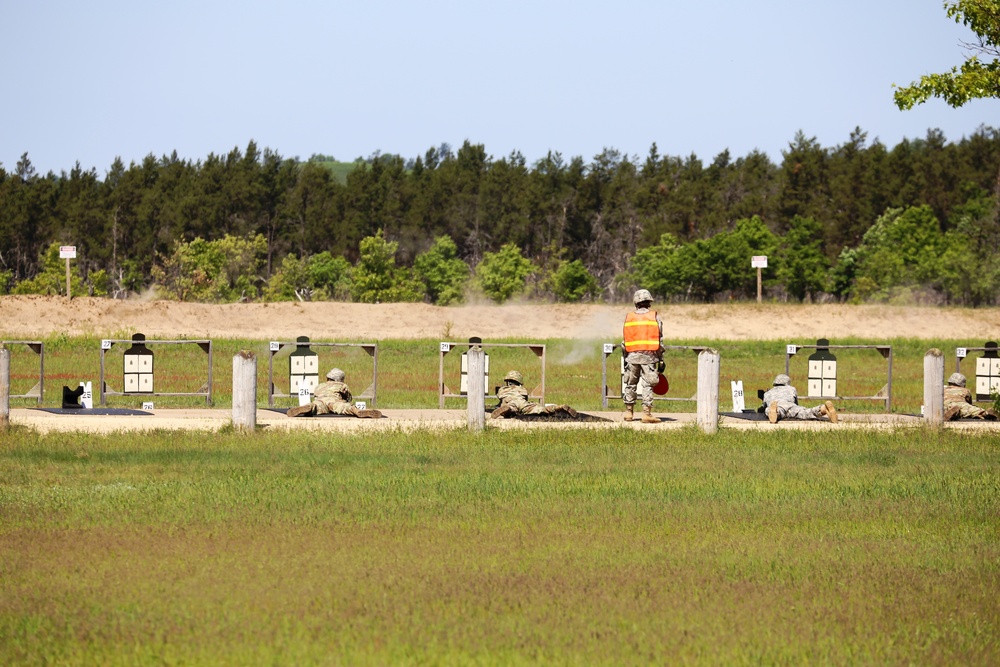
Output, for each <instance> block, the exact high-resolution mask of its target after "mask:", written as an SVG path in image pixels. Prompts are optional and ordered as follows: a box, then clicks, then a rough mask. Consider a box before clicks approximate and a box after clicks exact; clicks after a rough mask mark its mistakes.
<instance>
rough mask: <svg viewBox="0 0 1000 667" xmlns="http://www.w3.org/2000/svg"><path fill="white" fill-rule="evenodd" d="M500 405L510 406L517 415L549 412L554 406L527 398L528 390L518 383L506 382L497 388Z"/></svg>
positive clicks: (553, 409) (551, 411)
mask: <svg viewBox="0 0 1000 667" xmlns="http://www.w3.org/2000/svg"><path fill="white" fill-rule="evenodd" d="M497 398H499V399H500V407H504V406H510V407H511V408H513V409H514V410H515V414H519V415H540V414H551V413H553V412H554V411H555V408H550V407H546V406H544V405H541V404H540V403H535V402H533V401H529V400H528V390H527V389H525V388H524V387H522V386H521V385H519V384H508V385H505V386H503V387H500V389H499V390H497Z"/></svg>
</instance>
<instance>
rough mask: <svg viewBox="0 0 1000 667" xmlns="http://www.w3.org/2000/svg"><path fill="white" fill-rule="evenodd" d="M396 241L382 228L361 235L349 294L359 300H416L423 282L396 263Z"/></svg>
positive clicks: (373, 301) (421, 297) (421, 295)
mask: <svg viewBox="0 0 1000 667" xmlns="http://www.w3.org/2000/svg"><path fill="white" fill-rule="evenodd" d="M398 247H399V243H397V242H396V241H387V240H386V238H385V235H384V234H383V232H382V230H381V229H380V230H378V232H376V233H375V235H374V236H368V237H365V238H363V239H361V247H360V249H361V257H360V258H359V259H358V263H357V265H356V266H355V267H354V279H353V282H352V284H351V294H352V296H353V297H354V300H355V301H359V302H361V303H380V302H393V301H420V300H421V299H423V297H424V293H423V286H422V285H421V284H420V283H419V282H418V281H417V280H416V279H415V278H413V276H412V273H411V272H410V271H409V270H407V269H404V268H401V267H397V266H396V250H397V248H398Z"/></svg>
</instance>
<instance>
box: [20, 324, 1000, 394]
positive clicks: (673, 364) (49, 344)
mask: <svg viewBox="0 0 1000 667" xmlns="http://www.w3.org/2000/svg"><path fill="white" fill-rule="evenodd" d="M121 337H122V338H128V337H129V336H128V335H125V334H124V333H123V335H122V336H121ZM43 342H44V343H45V387H46V391H45V404H46V405H51V406H56V405H58V404H59V401H60V400H61V396H62V394H61V387H62V386H63V385H69V386H76V385H77V384H78V383H79V382H80V381H81V380H90V381H91V382H93V386H94V394H95V398H96V397H97V395H98V389H99V387H98V378H99V374H100V373H99V371H100V340H98V339H95V338H69V337H65V336H58V337H53V338H50V339H48V340H44V341H43ZM338 342H350V341H338ZM355 342H372V341H355ZM452 342H454V341H452ZM487 342H488V343H490V342H493V343H501V342H502V343H541V344H545V346H546V378H545V380H546V393H545V398H546V400H547V401H548V402H552V403H569V404H571V405H573V406H574V407H577V408H578V409H583V410H597V409H600V408H601V366H602V358H603V354H602V343H603V342H611V341H600V340H593V341H579V340H541V341H524V340H518V339H508V340H502V341H487ZM664 342H665V343H666V344H669V345H710V346H712V347H714V348H715V349H717V350H719V352H720V354H721V380H722V385H721V389H720V393H721V395H722V396H723V397H725V398H724V399H723V401H722V402H723V406H722V409H723V410H727V409H729V407H728V396H729V381H730V380H743V383H744V387H745V390H746V394H747V397H748V399H747V406H748V407H755V406H756V405H757V403H756V390H757V389H762V388H766V387H769V386H770V384H771V381H772V380H773V378H774V376H775V375H776V374H777V373H781V372H784V370H785V343H786V342H787V341H754V342H733V341H664ZM795 342H798V343H800V344H808V343H811V342H814V341H795ZM834 342H835V343H836V344H841V345H849V344H862V343H870V342H871V341H859V340H851V339H845V340H838V341H834ZM439 343H440V341H437V340H416V341H409V340H407V341H403V340H385V341H380V342H379V343H378V378H377V380H378V383H377V388H378V405H379V406H380V407H390V408H433V407H437V405H438V393H437V386H438V372H439V370H438V369H439V366H438V365H439ZM880 344H890V345H892V347H893V406H892V407H893V412H901V413H911V414H912V413H917V414H919V411H920V404H921V402H922V398H923V357H924V354H925V353H926V352H927V350H928V349H930V348H931V347H937V348H939V349H941V350H942V351H943V352H944V354H945V368H946V370H947V372H948V373H950V372H951V371H952V370H953V368H954V362H955V359H954V354H955V348H956V347H960V346H967V345H970V343H969V341H966V340H940V341H927V340H917V339H890V340H885V341H880ZM980 344H981V343H980ZM126 347H127V345H121V344H119V345H115V346H114V347H113V348H112V350H111V351H109V352H108V353H107V355H106V359H105V365H106V371H105V372H106V381H107V382H108V384H109V386H110V387H111V388H112V389H114V390H117V391H121V390H122V388H123V381H122V354H123V352H124V349H125V348H126ZM150 347H151V349H152V350H153V351H154V353H155V379H154V383H155V389H156V390H157V391H160V392H197V391H198V390H199V389H200V388H201V386H202V385H203V384H204V383H205V382H206V380H207V379H208V355H206V354H205V353H204V352H202V351H201V350H200V349H199V348H198V347H197V346H196V345H181V346H150ZM242 349H249V350H253V351H254V352H255V353H256V355H257V370H258V383H257V386H258V403H259V404H261V405H264V404H266V402H267V377H268V361H269V359H270V358H271V357H270V352H269V350H268V342H267V341H248V340H243V341H241V340H226V339H222V340H215V341H213V364H212V373H213V396H212V398H213V403H214V405H216V406H218V407H228V406H229V405H230V404H231V394H232V360H233V356H234V355H235V354H236V353H237V352H238V351H239V350H242ZM315 351H317V352H318V353H319V355H320V370H321V375H322V374H323V373H325V372H326V370H327V369H329V368H330V367H332V366H340V367H342V368H343V369H344V370H345V371H347V374H348V376H347V380H348V383H349V384H350V386H351V388H352V390H353V391H354V392H355V393H356V394H360V393H361V392H362V391H363V390H364V389H365V388H366V387H367V386H368V384H369V383H370V382H371V378H372V368H373V363H372V358H371V357H369V356H368V355H367V354H366V353H365V352H364V351H362V350H361V349H360V348H330V347H327V348H323V347H317V348H315ZM487 352H488V353H489V354H490V384H491V385H495V384H499V383H500V380H501V379H502V377H503V374H504V373H506V371H507V370H510V369H511V368H516V369H518V370H520V371H521V372H522V373H524V375H525V377H526V384H527V385H529V386H530V387H535V386H536V385H538V384H539V383H540V382H541V363H540V361H539V359H538V357H536V356H535V354H533V353H532V352H531V351H529V350H527V349H524V348H487ZM835 352H837V355H838V366H839V368H838V374H839V387H838V393H839V394H840V395H842V396H874V395H875V394H876V393H877V392H879V390H880V389H881V388H882V386H883V385H884V384H885V383H886V380H887V374H888V373H887V371H888V363H887V361H886V360H885V359H883V357H882V356H881V355H880V354H879V353H878V352H877V351H875V350H836V351H835ZM811 353H812V350H803V351H801V352H800V353H799V354H798V355H796V356H795V357H793V358H792V362H791V375H792V379H793V382H794V383H795V384H796V385H797V386H798V387H799V391H800V393H801V394H805V393H806V374H807V372H806V369H807V357H808V356H809V354H811ZM619 359H620V357H619V356H618V354H617V353H616V354H615V355H612V356H611V357H609V358H608V375H609V378H612V379H611V380H610V381H609V384H610V385H612V388H613V389H614V388H615V387H614V384H615V383H614V380H613V377H614V374H615V373H616V372H617V369H618V363H619ZM666 359H667V362H668V365H667V375H668V377H669V378H670V384H671V390H670V393H669V396H673V397H682V398H690V397H693V396H694V395H695V393H696V389H697V357H696V356H695V354H694V353H693V352H691V351H687V350H672V351H669V352H668V353H667V357H666ZM444 360H445V384H446V385H447V386H448V387H449V388H450V389H452V390H453V391H457V390H458V387H459V378H460V350H454V351H452V352H451V353H449V354H448V355H445V357H444ZM273 361H274V378H275V385H276V388H277V392H278V393H288V391H289V386H288V351H287V350H286V351H283V352H281V353H279V354H278V355H276V356H275V357H274V359H273ZM38 367H39V358H38V356H37V355H36V354H34V353H33V352H32V351H31V350H29V349H28V347H27V346H23V345H18V346H11V384H12V387H11V391H12V393H13V394H23V393H26V392H27V391H28V390H29V389H30V388H31V387H32V386H33V385H34V384H35V382H37V380H38ZM973 368H974V366H973V365H972V363H971V362H966V364H965V369H966V371H967V372H969V371H971V369H973ZM321 379H322V378H321ZM615 393H617V392H615ZM144 400H150V399H149V398H143V397H135V396H131V397H121V396H111V397H109V398H108V399H107V404H108V405H110V406H119V407H136V408H137V407H139V406H140V405H141V403H142V402H143V401H144ZM153 400H154V401H155V404H156V406H157V407H200V406H204V405H205V400H204V398H200V397H153ZM276 403H277V404H278V405H284V406H285V407H287V406H290V405H292V404H293V399H276ZM12 404H13V405H14V406H15V407H23V406H30V405H33V401H32V400H29V399H13V402H12ZM805 404H808V402H806V403H805ZM463 405H464V401H463V400H462V399H449V400H448V402H447V403H446V406H447V407H462V406H463ZM615 405H616V406H617V405H618V402H616V403H615ZM840 407H841V408H842V409H845V410H847V411H850V412H881V411H884V408H885V405H884V401H881V400H859V401H850V402H848V403H846V404H844V405H842V406H840ZM657 410H659V411H669V412H693V411H694V410H695V405H694V403H693V402H688V401H663V402H660V403H658V404H657Z"/></svg>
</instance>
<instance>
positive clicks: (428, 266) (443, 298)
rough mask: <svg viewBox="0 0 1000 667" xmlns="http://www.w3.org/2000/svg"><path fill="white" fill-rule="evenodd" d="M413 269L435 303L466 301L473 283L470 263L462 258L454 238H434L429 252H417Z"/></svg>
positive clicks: (447, 303)
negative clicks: (470, 281) (467, 288)
mask: <svg viewBox="0 0 1000 667" xmlns="http://www.w3.org/2000/svg"><path fill="white" fill-rule="evenodd" d="M413 269H414V272H415V273H416V276H417V278H418V279H419V280H420V281H421V282H422V283H423V284H424V289H425V290H426V291H427V296H428V297H429V298H430V300H431V302H433V303H436V304H437V305H439V306H448V305H451V304H453V303H460V302H461V301H462V297H463V295H464V293H465V286H466V284H467V283H468V282H469V266H468V265H467V264H466V263H465V262H463V261H462V260H461V259H460V258H459V257H458V246H457V245H455V242H454V241H453V240H451V237H449V236H439V237H437V238H436V239H434V245H432V246H431V247H430V249H429V250H427V252H424V253H421V254H420V255H417V258H416V259H415V260H414V262H413Z"/></svg>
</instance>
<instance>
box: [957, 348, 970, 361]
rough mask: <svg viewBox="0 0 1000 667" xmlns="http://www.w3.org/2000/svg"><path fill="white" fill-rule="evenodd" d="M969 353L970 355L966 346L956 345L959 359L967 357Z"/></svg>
mask: <svg viewBox="0 0 1000 667" xmlns="http://www.w3.org/2000/svg"><path fill="white" fill-rule="evenodd" d="M968 355H969V351H968V350H967V349H965V348H964V347H956V348H955V356H956V357H958V358H959V359H965V357H967V356H968Z"/></svg>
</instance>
